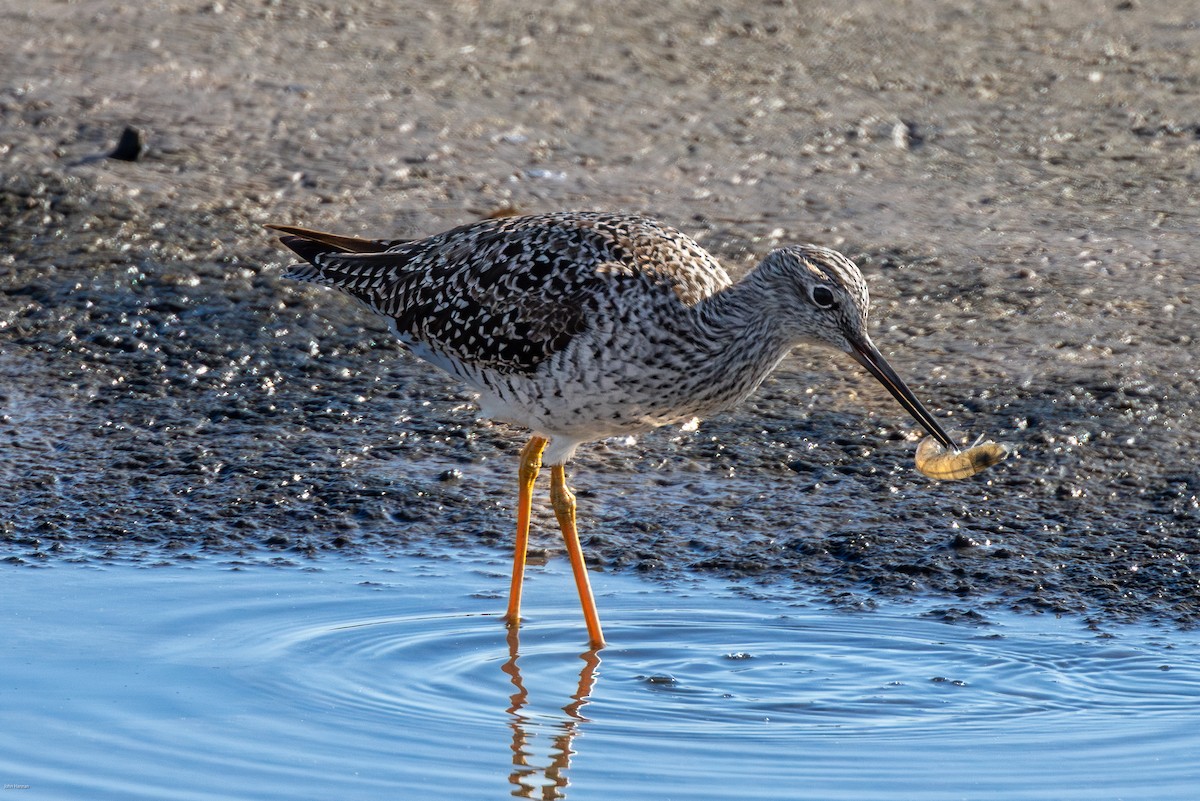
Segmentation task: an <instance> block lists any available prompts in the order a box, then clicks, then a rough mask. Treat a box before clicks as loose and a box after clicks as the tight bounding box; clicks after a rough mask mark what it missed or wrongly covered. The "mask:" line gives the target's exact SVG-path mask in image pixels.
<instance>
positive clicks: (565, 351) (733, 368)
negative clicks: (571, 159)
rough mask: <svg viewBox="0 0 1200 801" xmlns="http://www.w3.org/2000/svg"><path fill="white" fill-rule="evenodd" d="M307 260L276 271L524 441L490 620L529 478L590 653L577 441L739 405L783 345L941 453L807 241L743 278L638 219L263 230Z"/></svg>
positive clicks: (840, 276) (522, 535)
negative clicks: (829, 361)
mask: <svg viewBox="0 0 1200 801" xmlns="http://www.w3.org/2000/svg"><path fill="white" fill-rule="evenodd" d="M268 228H271V229H273V230H276V231H278V232H280V233H281V234H283V236H281V237H280V241H281V242H282V243H283V244H284V245H285V246H286V247H288V248H289V249H291V250H292V251H293V252H295V253H296V254H297V255H299V256H300V257H301V258H302V259H304V260H305V262H306V263H305V264H298V265H294V266H292V267H290V268H289V269H288V270H287V272H286V273H285V275H286V276H287V277H289V278H294V279H297V280H300V281H310V282H313V283H317V284H325V285H328V286H332V287H337V288H338V289H340V290H342V291H343V292H346V293H347V294H349V295H351V296H352V297H354V298H356V299H357V300H359V301H361V302H362V303H364V304H366V306H367V307H368V308H370V309H371V310H372V311H375V312H377V313H378V314H380V315H383V317H384V318H385V319H386V320H387V321H388V323H389V325H390V327H391V329H392V331H393V332H394V333H395V334H396V336H397V337H399V339H400V341H401V342H403V343H404V345H406V346H407V347H408V349H409V350H411V351H412V353H413V354H415V355H416V356H418V357H420V358H422V359H424V360H425V361H427V362H429V363H431V364H433V365H436V366H437V367H440V368H441V369H443V370H445V371H446V372H447V373H449V374H450V375H452V376H454V377H455V378H457V379H459V380H460V381H462V382H463V383H465V384H466V385H467V386H469V387H470V388H471V389H473V390H474V391H475V392H477V393H478V394H479V405H480V412H481V416H484V417H491V418H494V419H498V420H502V421H505V422H508V423H513V424H516V425H519V426H523V427H524V428H527V429H529V430H530V431H531V432H532V437H531V438H530V440H529V441H528V443H527V444H526V445H525V447H524V448H523V449H522V451H521V459H520V466H519V469H518V484H517V485H518V499H517V536H516V544H515V551H514V556H513V568H512V583H511V589H510V592H509V600H508V609H507V612H506V614H505V620H506V621H507V623H508V625H509V626H512V627H516V626H518V625H519V624H520V616H521V586H522V582H523V578H524V572H525V555H526V550H527V548H528V541H529V516H530V508H531V505H532V497H533V486H534V481H535V479H536V477H537V475H538V471H539V470H540V469H541V467H542V465H543V463H545V464H547V465H549V468H550V502H551V505H552V506H553V508H554V513H555V517H556V518H557V520H558V525H559V528H560V529H561V531H562V536H563V540H564V542H565V543H566V548H567V553H568V555H569V556H570V560H571V568H572V572H573V573H574V577H575V584H576V587H577V588H578V590H579V599H580V603H581V605H582V607H583V616H584V620H585V622H586V624H587V630H588V636H589V639H590V641H591V644H592V646H593V647H597V648H599V647H602V646H603V645H604V636H603V633H602V631H601V628H600V618H599V615H598V614H597V612H596V602H595V600H594V598H593V596H592V589H591V585H590V583H589V581H588V575H587V568H586V566H585V564H584V559H583V551H582V548H581V547H580V544H579V533H578V531H577V529H576V525H575V496H574V495H573V494H572V493H571V490H570V488H569V487H568V486H567V480H566V472H565V465H566V463H567V462H568V461H569V460H570V459H571V457H572V455H573V454H574V453H575V450H576V448H578V447H579V446H580V445H581V444H582V443H584V442H589V441H592V440H597V439H604V438H608V437H616V436H625V435H629V434H634V433H639V432H644V431H647V430H650V429H653V428H657V427H659V426H665V425H670V424H673V423H681V422H690V421H692V420H694V419H696V418H700V417H704V416H705V415H709V414H712V413H714V412H717V411H721V410H723V409H728V408H730V407H732V406H734V405H736V404H737V403H739V402H740V401H742V400H744V399H745V398H746V397H747V396H748V395H750V393H751V392H753V391H754V390H755V389H756V388H757V387H758V386H759V384H761V383H762V382H763V380H764V379H765V378H766V377H767V376H768V375H769V374H770V373H771V371H772V370H774V369H775V367H776V366H777V365H778V364H779V362H780V361H782V360H783V358H784V357H785V356H786V355H787V354H788V352H789V351H791V350H792V348H794V347H795V346H797V345H799V344H801V343H805V342H816V343H822V344H825V345H831V346H833V347H834V348H837V349H838V350H842V351H845V352H846V353H848V354H849V355H850V356H852V357H853V358H854V359H856V360H857V361H858V362H859V363H860V364H861V365H862V366H863V367H865V368H866V369H867V370H868V371H869V372H870V373H871V375H873V376H875V378H877V379H878V380H879V381H880V382H881V383H882V384H883V385H884V387H886V388H887V390H888V391H889V392H890V393H891V394H892V395H893V396H894V397H895V398H896V400H897V401H899V402H900V405H901V406H903V407H904V408H905V409H906V410H907V411H908V412H909V414H911V415H912V416H913V417H914V418H915V419H916V421H917V422H918V423H919V424H920V425H921V426H922V427H923V428H924V429H925V430H926V431H927V432H928V433H929V434H930V435H931V436H933V437H934V438H935V439H936V440H937V441H938V442H939V443H941V444H942V445H943V446H945V447H947V448H951V449H955V450H957V448H956V447H955V445H954V443H953V442H952V441H951V439H950V437H949V436H948V435H947V434H946V432H945V431H944V430H943V429H942V427H941V426H940V425H939V424H938V422H937V420H935V419H934V417H933V416H932V415H931V414H930V413H929V412H928V411H926V409H925V407H924V406H922V405H921V403H920V401H918V400H917V398H916V396H915V395H914V394H913V393H912V391H911V390H909V388H908V387H907V386H906V385H905V383H904V382H903V381H902V380H901V379H900V377H899V376H898V375H897V374H896V371H895V370H893V369H892V368H891V366H890V365H889V364H888V363H887V361H886V360H885V359H884V357H883V355H882V354H881V353H880V352H879V349H878V348H876V347H875V345H874V344H873V343H872V342H871V338H870V336H868V334H867V305H868V295H867V284H866V282H865V281H864V280H863V276H862V273H860V272H859V270H858V267H856V266H855V265H854V263H853V262H852V261H850V259H848V258H846V257H845V256H843V255H842V254H840V253H838V252H836V251H833V250H829V249H828V248H823V247H818V246H816V245H793V246H789V247H782V248H779V249H777V250H773V251H771V252H770V253H769V254H768V255H767V256H766V258H765V259H763V260H762V262H761V263H760V264H759V265H758V266H757V267H756V268H754V269H753V270H751V271H750V272H749V273H747V274H746V275H745V276H744V277H743V278H742V279H741V280H739V281H736V282H735V281H732V280H731V279H730V278H729V276H728V275H727V274H726V272H725V270H724V269H722V267H721V266H720V264H718V263H717V260H716V259H715V258H714V257H713V256H711V255H710V254H709V253H708V252H707V251H705V250H704V249H703V248H702V247H700V245H699V244H697V243H696V242H695V241H694V240H692V239H691V238H690V237H688V236H685V235H684V234H682V233H680V232H679V231H676V230H675V229H673V228H670V227H668V226H665V225H662V224H660V223H658V222H655V221H653V220H649V219H646V218H644V217H639V216H633V215H623V214H606V213H597V212H564V213H555V214H540V215H533V216H524V217H508V218H500V219H489V220H483V221H481V222H476V223H472V224H469V225H464V226H461V227H458V228H454V229H452V230H449V231H446V232H444V233H440V234H437V235H435V236H431V237H428V238H426V239H414V240H403V239H394V240H380V239H361V238H358V237H351V236H339V235H336V234H328V233H323V232H320V231H312V230H308V229H305V228H297V227H294V226H289V225H270V226H268Z"/></svg>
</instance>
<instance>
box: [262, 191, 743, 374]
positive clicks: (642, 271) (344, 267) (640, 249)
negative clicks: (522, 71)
mask: <svg viewBox="0 0 1200 801" xmlns="http://www.w3.org/2000/svg"><path fill="white" fill-rule="evenodd" d="M271 227H272V228H275V229H276V230H278V231H280V232H281V233H283V234H284V236H283V237H282V238H281V241H282V242H283V244H284V245H286V246H287V247H288V248H290V249H291V250H292V251H294V252H295V253H296V254H298V255H299V256H300V257H301V258H303V259H305V260H306V261H307V262H308V264H302V265H296V266H294V267H292V268H290V269H289V270H288V272H287V273H286V275H287V276H288V277H290V278H294V279H298V280H301V281H311V282H314V283H320V284H326V285H329V286H333V287H337V288H338V289H341V290H342V291H344V292H346V293H348V294H350V295H352V296H353V297H355V298H357V299H358V300H360V301H362V302H363V303H365V304H366V305H367V306H368V307H370V308H371V309H373V310H375V311H376V312H378V313H380V314H382V315H385V316H387V317H390V318H391V319H392V320H394V321H395V326H396V331H397V333H398V334H399V335H400V337H401V338H402V339H405V340H406V341H410V342H415V343H420V344H421V345H423V346H424V347H426V348H428V349H429V350H431V351H432V352H434V353H436V354H437V355H438V356H439V357H440V358H443V359H448V360H451V361H455V362H458V363H459V364H462V365H466V366H467V367H468V368H469V369H472V370H481V369H482V370H490V371H494V372H496V373H499V374H513V373H517V374H520V373H526V374H527V373H532V372H534V371H536V370H537V369H538V366H539V365H541V364H542V363H543V362H545V361H546V360H547V359H549V358H550V357H551V356H553V355H554V354H555V353H558V352H560V351H562V350H563V349H564V348H566V347H567V346H568V344H569V343H570V342H571V340H572V339H573V338H574V337H576V336H578V335H579V334H580V333H581V332H583V331H584V330H585V329H586V328H587V327H588V326H589V324H590V321H591V319H592V318H593V316H594V315H597V314H607V315H613V314H620V313H621V312H622V309H623V308H626V309H627V310H628V311H630V312H632V313H635V314H636V312H637V309H638V307H639V306H640V305H644V304H645V303H646V301H647V300H648V299H654V300H656V301H661V300H666V298H656V296H661V295H671V294H673V296H674V298H673V300H674V301H675V302H678V303H682V304H683V305H684V306H692V305H694V304H696V303H698V302H700V301H701V300H703V299H705V298H707V297H710V296H711V295H713V294H714V293H716V292H719V291H721V290H722V289H725V288H726V287H728V286H729V285H730V279H729V276H728V275H726V273H725V271H724V270H723V269H722V268H721V266H720V265H719V264H718V263H717V261H716V260H715V259H714V258H713V257H712V256H710V255H709V254H708V253H707V252H706V251H705V250H704V249H703V248H701V247H700V246H699V245H698V244H696V242H695V241H693V240H692V239H691V238H689V237H687V236H685V235H684V234H681V233H679V232H678V231H676V230H674V229H672V228H669V227H667V226H664V225H661V224H659V223H657V222H654V221H653V220H649V219H645V218H642V217H638V216H632V215H617V214H606V213H596V212H564V213H555V214H541V215H534V216H525V217H508V218H501V219H494V220H484V221H481V222H476V223H471V224H469V225H464V226H461V227H458V228H454V229H452V230H449V231H446V232H444V233H441V234H437V235H435V236H431V237H429V238H427V239H419V240H412V241H403V240H395V241H386V240H368V239H358V238H354V237H342V236H337V235H332V234H325V233H322V232H316V231H309V230H306V229H301V228H292V227H287V226H271Z"/></svg>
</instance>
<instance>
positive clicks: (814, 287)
mask: <svg viewBox="0 0 1200 801" xmlns="http://www.w3.org/2000/svg"><path fill="white" fill-rule="evenodd" d="M759 273H760V274H761V275H762V276H763V278H764V279H765V280H766V282H767V289H768V297H769V298H770V300H769V302H770V303H771V304H772V305H773V306H774V308H773V309H772V310H771V311H772V312H773V313H774V314H773V316H775V318H776V319H777V320H779V321H780V324H781V325H782V326H783V327H784V331H785V334H786V335H787V336H788V337H790V338H792V339H794V340H795V341H797V342H800V341H810V342H812V341H815V342H821V343H824V344H827V345H832V346H833V347H835V348H837V349H838V350H842V351H845V352H846V353H849V354H850V355H851V356H852V357H853V358H854V360H855V361H857V362H858V363H859V364H861V365H862V366H863V367H865V368H866V369H867V371H868V372H870V373H871V375H873V376H875V378H876V379H877V380H878V381H879V383H881V384H883V385H884V387H886V388H887V390H888V392H890V393H891V394H892V396H893V397H894V398H895V399H896V400H897V401H899V403H900V405H901V406H903V407H904V409H905V410H906V411H907V412H908V413H909V414H911V415H912V416H913V418H914V419H915V420H916V421H917V422H918V423H920V424H921V426H922V427H923V428H924V429H925V430H926V431H928V432H929V433H930V434H931V435H933V437H934V438H935V439H937V441H938V442H940V443H941V444H942V445H944V446H945V447H948V448H951V449H954V450H957V447H956V446H955V445H954V442H953V440H951V439H950V436H949V435H948V434H947V433H946V431H945V430H944V429H943V428H942V426H941V425H940V424H939V423H938V422H937V420H935V419H934V417H933V415H932V414H930V413H929V412H928V410H926V409H925V407H924V406H922V405H921V402H920V401H919V400H917V397H916V396H915V395H914V394H913V393H912V390H910V389H909V388H908V385H906V384H905V383H904V381H903V380H901V378H900V376H899V375H897V374H896V371H895V370H893V369H892V367H891V365H889V364H888V363H887V360H886V359H884V358H883V354H882V353H880V352H879V349H878V348H877V347H875V343H873V342H872V341H871V337H870V336H869V335H868V334H867V310H868V306H869V305H870V293H868V291H867V282H866V280H865V279H864V278H863V275H862V273H861V272H860V271H859V269H858V267H857V266H856V265H855V264H854V262H852V261H850V259H848V258H846V257H845V256H843V255H842V254H841V253H838V252H837V251H836V250H830V249H829V248H823V247H819V246H817V245H790V246H788V247H783V248H779V249H777V250H774V251H772V252H771V253H770V254H769V255H768V256H767V258H766V259H765V260H764V261H763V263H762V265H761V266H760V268H759Z"/></svg>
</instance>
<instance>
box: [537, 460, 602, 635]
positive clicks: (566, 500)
mask: <svg viewBox="0 0 1200 801" xmlns="http://www.w3.org/2000/svg"><path fill="white" fill-rule="evenodd" d="M550 504H551V505H552V506H553V507H554V515H555V517H557V518H558V527H559V528H560V529H562V535H563V542H565V543H566V544H567V554H568V555H569V556H570V557H571V570H572V571H573V572H574V573H575V586H576V587H577V588H578V589H579V603H580V604H581V605H582V606H583V619H584V621H585V622H586V623H587V630H588V638H589V641H590V642H591V644H592V647H593V648H603V647H604V634H603V633H602V632H601V631H600V615H599V614H598V613H597V612H596V599H595V598H593V597H592V585H591V582H589V581H588V574H587V565H585V564H584V562H583V548H582V547H581V546H580V545H579V532H578V531H577V530H576V529H575V496H574V495H573V494H571V490H569V489H568V488H567V476H566V470H565V469H564V468H563V466H562V465H561V464H553V465H550Z"/></svg>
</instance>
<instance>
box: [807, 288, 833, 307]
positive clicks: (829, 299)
mask: <svg viewBox="0 0 1200 801" xmlns="http://www.w3.org/2000/svg"><path fill="white" fill-rule="evenodd" d="M812 300H813V303H815V304H817V305H818V306H820V307H821V308H822V309H832V308H833V306H834V300H833V290H831V289H830V288H829V287H827V286H814V287H813V290H812Z"/></svg>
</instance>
